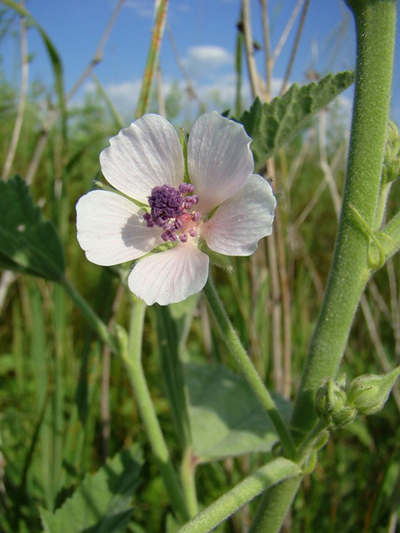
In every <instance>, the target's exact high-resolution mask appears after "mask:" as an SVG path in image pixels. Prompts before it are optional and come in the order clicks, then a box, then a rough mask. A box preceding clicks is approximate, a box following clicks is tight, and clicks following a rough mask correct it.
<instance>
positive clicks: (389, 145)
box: [383, 121, 400, 183]
mask: <svg viewBox="0 0 400 533" xmlns="http://www.w3.org/2000/svg"><path fill="white" fill-rule="evenodd" d="M399 176H400V136H399V132H398V130H397V127H396V125H395V124H393V122H390V121H389V125H388V131H387V140H386V146H385V153H384V159H383V180H384V183H388V182H390V181H394V180H395V179H397V178H398V177H399Z"/></svg>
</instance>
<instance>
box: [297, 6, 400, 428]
mask: <svg viewBox="0 0 400 533" xmlns="http://www.w3.org/2000/svg"><path fill="white" fill-rule="evenodd" d="M348 3H349V5H350V7H351V9H352V10H353V12H354V16H355V21H356V32H357V67H356V86H355V99H354V110H353V122H352V131H351V140H350V149H349V161H348V168H347V176H346V183H345V191H344V198H343V207H342V213H341V219H340V224H339V230H338V236H337V242H336V247H335V254H334V258H333V263H332V268H331V273H330V276H329V282H328V287H327V291H326V294H325V299H324V303H323V307H322V310H321V313H320V316H319V320H318V323H317V326H316V330H315V332H314V335H313V338H312V340H311V345H310V350H309V354H308V358H307V363H306V367H305V370H304V374H303V378H302V382H301V386H300V391H299V394H298V397H297V401H296V404H295V409H294V413H293V417H292V427H293V428H294V430H295V431H296V436H297V437H299V438H302V437H304V436H305V434H306V433H307V432H308V431H309V430H310V429H311V428H312V427H313V425H314V424H315V423H316V415H315V412H314V397H315V392H316V390H317V389H318V387H319V386H320V385H321V383H322V382H323V381H324V380H326V379H327V378H329V377H334V376H335V375H336V373H337V370H338V368H339V364H340V362H341V359H342V356H343V352H344V349H345V346H346V343H347V339H348V336H349V332H350V328H351V324H352V322H353V318H354V315H355V312H356V310H357V307H358V304H359V300H360V297H361V295H362V293H363V291H364V288H365V284H366V282H367V281H368V279H369V277H370V275H371V272H372V269H371V264H370V263H369V253H370V251H371V248H370V246H371V244H370V238H369V237H368V235H367V234H366V233H365V231H362V228H361V226H360V224H359V223H357V221H356V220H355V217H354V212H358V213H359V214H360V215H361V217H362V218H363V220H364V222H365V223H366V225H367V226H368V227H369V228H371V230H373V228H374V227H375V219H376V214H377V207H378V203H379V194H380V185H381V173H382V162H383V151H384V145H385V136H386V129H387V122H388V114H389V104H390V90H391V80H392V68H393V51H394V38H395V22H396V1H395V0H352V1H351V2H350V0H349V2H348Z"/></svg>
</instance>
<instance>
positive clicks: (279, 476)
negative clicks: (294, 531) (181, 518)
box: [177, 457, 301, 533]
mask: <svg viewBox="0 0 400 533" xmlns="http://www.w3.org/2000/svg"><path fill="white" fill-rule="evenodd" d="M300 474H301V470H300V467H299V465H297V464H296V463H293V462H292V461H288V460H287V459H284V458H283V457H280V458H278V459H274V460H273V461H271V462H270V463H268V464H267V465H265V466H263V467H262V468H260V469H259V470H257V471H256V472H254V473H253V474H251V475H250V476H249V477H247V478H246V479H244V480H243V481H242V482H241V483H239V484H238V485H236V487H234V488H233V489H231V490H230V491H229V492H227V493H226V494H224V496H222V497H221V498H219V499H218V500H216V501H215V502H214V503H213V504H212V505H210V506H209V507H207V508H206V509H205V510H204V511H202V512H201V513H200V514H198V515H197V516H196V517H195V518H194V519H193V520H191V521H190V522H188V523H187V524H185V525H184V526H183V527H181V528H180V529H179V530H178V532H177V533H208V532H209V531H211V530H212V529H214V528H215V527H217V525H218V524H220V523H221V522H222V521H223V520H225V519H226V518H228V517H229V516H230V515H231V514H233V513H234V512H235V511H237V510H238V509H240V507H242V505H244V504H245V503H247V502H249V501H251V500H252V499H253V498H255V497H256V496H258V495H259V494H260V493H261V492H262V491H263V490H265V489H266V488H268V487H270V486H271V485H274V484H276V483H279V482H280V481H282V480H284V479H288V478H295V479H296V483H297V484H298V482H299V481H298V480H299V478H300ZM260 531H261V530H260ZM264 531H267V530H264ZM268 533H269V530H268Z"/></svg>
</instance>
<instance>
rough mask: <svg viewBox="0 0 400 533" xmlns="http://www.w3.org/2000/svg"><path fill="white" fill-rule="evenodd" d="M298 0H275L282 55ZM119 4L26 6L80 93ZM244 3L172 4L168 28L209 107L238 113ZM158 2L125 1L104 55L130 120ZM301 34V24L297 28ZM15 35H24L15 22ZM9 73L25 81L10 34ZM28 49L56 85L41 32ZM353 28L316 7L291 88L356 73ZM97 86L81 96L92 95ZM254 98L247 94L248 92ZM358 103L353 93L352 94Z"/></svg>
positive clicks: (100, 73)
mask: <svg viewBox="0 0 400 533" xmlns="http://www.w3.org/2000/svg"><path fill="white" fill-rule="evenodd" d="M295 4H296V1H295V0H275V1H274V0H270V2H269V5H270V25H271V45H272V49H274V48H275V46H276V44H277V42H278V40H279V38H280V35H281V33H282V31H283V28H284V27H285V25H286V23H287V21H288V19H289V17H290V14H291V12H292V10H293V8H294V6H295ZM115 5H116V0H58V1H54V0H27V2H26V7H27V9H28V10H29V11H30V12H31V13H32V15H33V16H34V17H35V18H36V20H37V21H38V22H39V23H40V24H41V25H42V27H43V28H44V29H45V31H46V32H47V34H48V35H49V37H50V39H51V40H52V42H53V43H54V45H55V47H56V48H57V50H58V52H59V54H60V56H61V58H62V61H63V67H64V79H65V87H66V89H67V91H68V90H69V89H70V88H71V87H72V86H73V84H74V82H75V81H76V80H77V79H78V77H79V76H80V74H81V73H82V71H83V70H84V68H85V67H86V66H87V64H88V62H89V61H90V60H91V58H92V57H93V54H94V52H95V50H96V48H97V46H98V43H99V41H100V39H101V36H102V34H103V32H104V29H105V27H106V25H107V22H108V20H109V18H110V16H111V13H112V12H113V9H114V7H115ZM239 5H240V2H239V0H170V4H169V10H168V24H169V27H170V30H171V32H172V35H173V37H174V40H175V42H176V46H177V48H178V50H179V55H180V58H181V60H182V61H183V63H184V65H185V68H186V70H187V72H188V73H189V75H190V77H191V80H192V83H193V85H194V87H195V89H196V91H197V92H198V93H199V95H200V97H201V98H202V99H203V100H205V101H206V102H207V103H208V104H209V106H211V107H212V106H213V105H214V106H216V105H217V104H216V103H215V98H214V99H213V97H212V95H213V94H215V91H218V92H219V96H220V98H219V99H220V100H222V102H221V104H220V105H221V106H224V105H225V104H228V106H233V95H234V84H235V77H234V68H233V54H234V47H235V39H236V23H237V21H238V17H239ZM259 5H260V3H259V2H258V1H256V0H252V1H251V9H252V19H253V32H254V39H255V40H257V41H258V42H260V43H261V44H262V39H263V38H262V32H261V18H260V8H259ZM153 10H154V1H153V0H126V2H125V4H124V7H123V8H122V10H121V12H120V14H119V16H118V19H117V21H116V23H115V25H114V27H113V30H112V33H111V35H110V38H109V40H108V42H107V45H106V47H105V50H104V59H103V61H102V62H101V63H100V64H99V65H98V66H97V67H96V69H95V73H96V75H97V77H98V78H99V79H100V81H101V83H102V85H103V87H104V88H105V89H106V91H107V93H108V94H109V96H110V97H111V99H112V100H113V101H114V102H115V103H116V105H117V107H118V108H119V110H120V111H121V112H122V113H123V114H124V115H125V116H130V115H131V116H132V118H133V114H134V109H135V105H136V99H137V94H138V91H139V89H140V83H141V77H142V75H143V71H144V66H145V60H146V55H147V50H148V45H149V41H150V37H151V29H152V22H153ZM296 27H297V22H296V24H295V26H294V29H296ZM15 28H18V25H17V21H15ZM293 38H294V31H292V33H291V34H290V37H289V39H288V40H287V42H286V44H285V46H284V47H283V49H282V53H281V55H280V56H279V58H278V60H277V63H276V67H275V69H274V73H273V76H274V79H275V83H274V87H275V88H277V87H279V80H281V79H282V77H283V74H284V71H285V68H286V65H287V61H288V57H289V54H290V50H291V44H292V42H293ZM1 47H2V50H0V53H1V55H3V56H5V60H4V61H3V68H4V69H5V71H6V74H7V76H9V77H10V79H13V80H17V79H18V62H19V50H18V41H17V40H16V39H15V37H12V36H11V35H9V36H8V37H7V38H6V39H5V40H3V41H2V42H1ZM28 49H29V52H30V53H32V54H33V56H34V57H33V61H32V62H31V66H30V79H31V80H39V81H41V82H42V83H44V84H46V85H48V86H50V85H51V83H52V73H51V69H50V64H49V60H48V57H47V55H46V52H45V49H44V47H43V44H42V42H41V38H40V36H39V35H38V32H37V31H36V30H35V29H34V28H31V29H30V30H29V32H28ZM354 54H355V45H354V29H353V21H352V18H351V15H350V12H349V11H348V9H347V8H346V7H345V5H344V2H343V1H342V0H322V1H321V0H311V3H310V8H309V12H308V16H307V19H306V23H305V27H304V32H303V37H302V40H301V42H300V47H299V51H298V55H297V59H296V62H295V64H294V68H293V72H292V76H291V81H297V82H299V83H304V82H306V81H307V80H306V76H305V75H306V71H307V70H308V69H313V70H316V71H317V72H318V73H319V74H320V75H325V74H326V73H327V72H329V71H333V72H336V71H339V70H344V69H347V68H350V69H351V68H353V67H354V61H355V60H354ZM257 56H258V57H257V61H258V65H259V70H260V73H262V74H263V73H264V68H263V53H262V51H260V52H259V53H258V54H257ZM398 63H399V61H398V60H396V69H395V84H394V86H395V87H398V86H399V83H400V73H399V68H398ZM161 68H162V76H163V84H164V88H165V92H168V90H169V88H170V86H171V84H172V83H173V82H174V81H176V82H179V83H180V84H181V86H182V87H183V82H182V76H181V74H180V71H179V68H178V65H177V61H176V57H175V55H174V53H173V49H172V46H171V43H170V40H169V39H168V36H167V34H165V36H164V41H163V45H162V51H161ZM91 89H92V83H91V82H90V80H89V81H88V82H87V83H86V84H85V85H84V86H83V89H82V90H81V91H80V92H79V93H78V95H77V97H76V100H75V101H79V100H81V99H82V97H83V91H85V90H86V91H87V90H91ZM246 90H247V92H248V89H247V88H246ZM399 93H400V91H397V92H396V94H394V98H393V114H394V117H395V119H396V121H397V122H399V119H400V98H399ZM346 96H347V98H348V99H350V98H351V93H349V92H348V93H347V94H346Z"/></svg>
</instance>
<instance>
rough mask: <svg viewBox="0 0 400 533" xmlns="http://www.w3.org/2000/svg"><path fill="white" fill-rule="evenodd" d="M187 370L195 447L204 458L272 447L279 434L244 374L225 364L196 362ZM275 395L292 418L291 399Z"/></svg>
mask: <svg viewBox="0 0 400 533" xmlns="http://www.w3.org/2000/svg"><path fill="white" fill-rule="evenodd" d="M185 373H186V380H187V385H188V390H189V400H190V406H189V416H190V424H191V429H192V438H193V449H194V454H195V455H196V457H197V458H198V460H199V461H200V462H208V461H212V460H215V459H222V458H225V457H232V456H236V455H242V454H245V453H251V452H268V451H270V450H271V447H272V445H273V444H274V443H275V442H276V441H277V440H278V436H277V434H276V431H275V428H274V426H273V425H272V422H271V421H270V419H269V417H268V415H267V414H266V412H265V410H264V408H263V407H262V406H261V404H260V402H259V400H258V398H257V397H256V396H255V394H254V392H253V391H252V389H251V388H250V386H249V385H248V383H247V381H246V380H245V379H244V378H242V377H241V376H239V375H237V374H235V373H234V372H232V371H231V370H228V369H227V368H225V367H223V366H208V365H199V364H193V363H190V364H188V365H186V367H185ZM274 399H275V401H276V403H277V405H278V408H279V410H280V412H281V414H282V415H283V416H284V418H286V419H288V418H289V414H290V413H289V411H290V405H289V402H287V401H285V400H283V399H282V398H279V397H274Z"/></svg>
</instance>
